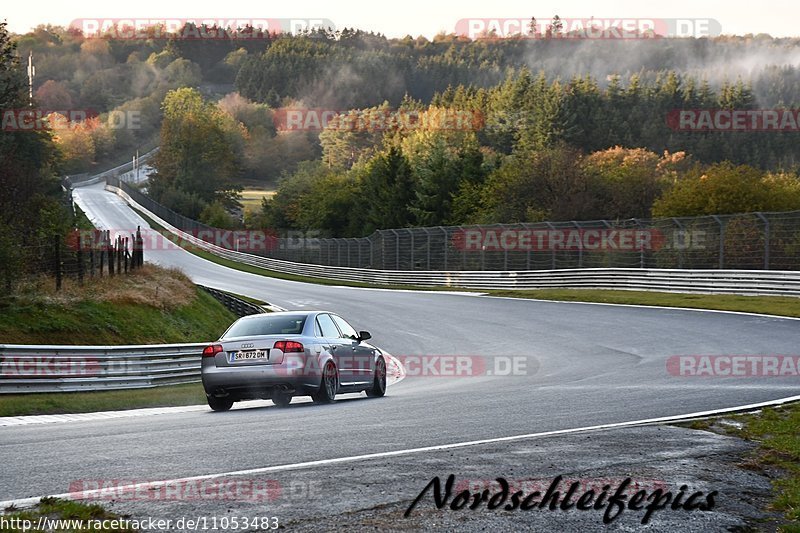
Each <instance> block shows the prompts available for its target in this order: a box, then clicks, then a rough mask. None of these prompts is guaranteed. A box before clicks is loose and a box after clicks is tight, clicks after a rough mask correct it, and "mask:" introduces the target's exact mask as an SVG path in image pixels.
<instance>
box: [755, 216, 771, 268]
mask: <svg viewBox="0 0 800 533" xmlns="http://www.w3.org/2000/svg"><path fill="white" fill-rule="evenodd" d="M756 216H757V217H758V218H760V219H761V220H762V221H763V222H764V270H769V219H768V218H767V217H765V216H764V213H761V212H757V213H756Z"/></svg>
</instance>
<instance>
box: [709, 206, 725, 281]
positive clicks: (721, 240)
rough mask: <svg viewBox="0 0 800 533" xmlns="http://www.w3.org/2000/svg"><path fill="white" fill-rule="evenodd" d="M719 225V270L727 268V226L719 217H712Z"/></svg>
mask: <svg viewBox="0 0 800 533" xmlns="http://www.w3.org/2000/svg"><path fill="white" fill-rule="evenodd" d="M711 218H713V219H714V220H715V221H716V222H717V224H719V268H720V270H721V269H723V268H725V224H724V223H723V222H722V220H720V218H719V216H717V215H711Z"/></svg>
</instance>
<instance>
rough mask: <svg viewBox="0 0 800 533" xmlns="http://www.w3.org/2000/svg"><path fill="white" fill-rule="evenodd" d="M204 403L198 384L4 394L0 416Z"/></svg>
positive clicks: (201, 389) (200, 387)
mask: <svg viewBox="0 0 800 533" xmlns="http://www.w3.org/2000/svg"><path fill="white" fill-rule="evenodd" d="M205 403H206V395H205V392H203V386H202V385H201V384H200V383H187V384H185V385H168V386H165V387H153V388H148V389H131V390H119V391H96V392H55V393H42V394H4V395H2V396H0V416H25V415H54V414H66V413H94V412H97V411H123V410H126V409H142V408H145V407H172V406H178V405H202V404H205Z"/></svg>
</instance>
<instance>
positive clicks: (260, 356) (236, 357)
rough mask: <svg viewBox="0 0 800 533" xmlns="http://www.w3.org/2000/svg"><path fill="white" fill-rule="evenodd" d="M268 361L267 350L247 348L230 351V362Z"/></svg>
mask: <svg viewBox="0 0 800 533" xmlns="http://www.w3.org/2000/svg"><path fill="white" fill-rule="evenodd" d="M263 360H267V361H269V350H247V351H238V352H231V353H230V361H231V363H233V362H235V361H263Z"/></svg>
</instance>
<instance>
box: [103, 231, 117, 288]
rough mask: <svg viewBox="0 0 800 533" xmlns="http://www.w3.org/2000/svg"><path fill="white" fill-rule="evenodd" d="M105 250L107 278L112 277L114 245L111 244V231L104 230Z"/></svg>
mask: <svg viewBox="0 0 800 533" xmlns="http://www.w3.org/2000/svg"><path fill="white" fill-rule="evenodd" d="M103 242H104V243H105V248H106V250H107V251H106V259H107V260H108V275H109V277H113V276H114V266H115V265H114V245H113V244H112V243H111V231H110V230H106V235H105V240H104V241H103Z"/></svg>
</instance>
